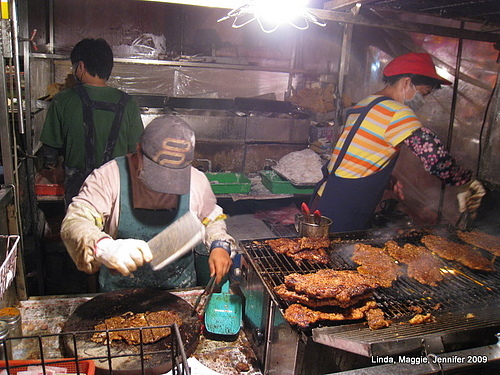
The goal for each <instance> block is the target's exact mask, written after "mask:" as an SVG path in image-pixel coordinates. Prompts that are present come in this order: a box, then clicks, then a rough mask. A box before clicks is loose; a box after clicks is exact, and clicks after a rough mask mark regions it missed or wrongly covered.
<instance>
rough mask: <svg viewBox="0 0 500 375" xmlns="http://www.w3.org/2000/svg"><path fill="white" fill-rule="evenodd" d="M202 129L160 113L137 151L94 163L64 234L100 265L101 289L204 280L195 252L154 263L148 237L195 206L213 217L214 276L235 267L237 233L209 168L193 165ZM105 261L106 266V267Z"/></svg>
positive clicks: (208, 222)
mask: <svg viewBox="0 0 500 375" xmlns="http://www.w3.org/2000/svg"><path fill="white" fill-rule="evenodd" d="M194 147H195V136H194V132H193V131H192V130H191V128H190V127H189V125H188V124H187V123H186V122H185V121H183V120H182V119H180V118H178V117H176V116H161V117H158V118H156V119H154V120H153V121H152V122H151V123H150V124H149V125H148V126H147V127H146V128H145V130H144V132H143V134H142V136H141V140H140V143H139V144H138V146H137V151H136V152H134V153H129V154H127V155H125V156H122V157H118V158H115V159H113V160H111V161H109V162H108V163H106V164H104V165H103V166H101V167H100V168H98V169H96V170H94V171H93V172H92V173H91V174H90V175H89V177H87V179H86V180H85V182H84V184H83V185H82V188H81V189H80V192H79V194H78V195H77V196H76V197H74V199H73V202H72V203H71V204H70V205H69V207H68V210H67V212H66V216H65V217H64V219H63V222H62V226H61V238H62V240H63V242H64V244H65V246H66V248H67V250H68V253H69V254H70V256H71V258H72V259H73V261H74V262H75V264H76V266H77V268H78V269H79V270H80V271H84V272H86V273H88V274H94V273H96V272H97V271H99V287H100V291H102V292H106V291H113V290H118V289H126V288H141V287H151V288H163V289H174V288H186V287H191V286H194V285H195V284H196V272H195V266H194V255H193V252H188V253H187V254H186V255H184V256H181V257H179V258H178V259H177V260H175V261H174V262H173V263H171V264H168V265H167V266H166V267H164V268H162V269H160V270H157V271H153V269H152V268H151V266H150V264H149V262H151V260H152V259H153V255H152V253H151V249H150V248H149V246H148V244H147V242H146V241H148V240H150V239H151V238H153V237H154V236H155V235H157V234H158V233H159V232H161V231H162V230H163V229H164V228H166V227H168V226H169V225H171V224H172V223H174V222H175V221H176V220H178V219H179V218H181V217H182V216H183V215H184V214H185V213H186V212H188V211H191V212H192V213H194V214H195V215H196V216H197V217H198V218H199V220H200V221H201V222H202V223H203V224H204V225H205V234H204V239H203V242H204V244H205V245H206V246H207V247H208V248H210V256H209V260H208V262H209V267H210V274H211V276H216V282H220V281H221V280H222V278H223V277H224V276H225V275H226V274H227V272H228V271H229V269H230V267H231V264H232V260H231V256H230V255H231V251H232V249H234V248H235V241H234V239H233V238H232V237H231V236H230V235H229V234H228V233H227V231H226V224H225V222H224V220H223V219H224V218H225V215H224V213H223V210H222V208H221V207H219V206H218V205H217V204H216V203H217V201H216V198H215V195H214V194H213V192H212V189H211V187H210V182H209V181H208V179H207V178H206V176H205V174H204V173H202V172H200V171H199V170H197V169H196V168H194V167H192V166H191V162H192V160H193V158H194ZM103 266H104V267H103Z"/></svg>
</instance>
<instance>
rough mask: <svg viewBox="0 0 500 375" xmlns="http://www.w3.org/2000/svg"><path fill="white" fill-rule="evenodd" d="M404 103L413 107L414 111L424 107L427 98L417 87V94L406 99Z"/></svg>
mask: <svg viewBox="0 0 500 375" xmlns="http://www.w3.org/2000/svg"><path fill="white" fill-rule="evenodd" d="M404 103H405V104H406V105H407V106H408V107H410V108H411V109H413V111H417V110H419V109H420V108H422V106H423V105H424V104H425V99H424V97H423V96H422V94H421V93H420V92H419V91H418V90H417V89H416V88H415V95H413V98H411V99H409V100H407V99H405V100H404Z"/></svg>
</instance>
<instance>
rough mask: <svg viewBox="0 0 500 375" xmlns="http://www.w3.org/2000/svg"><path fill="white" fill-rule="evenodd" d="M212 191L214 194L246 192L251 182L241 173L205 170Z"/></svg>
mask: <svg viewBox="0 0 500 375" xmlns="http://www.w3.org/2000/svg"><path fill="white" fill-rule="evenodd" d="M205 175H206V176H207V178H208V180H209V181H210V185H211V186H212V191H213V192H214V194H248V192H249V191H250V188H251V187H252V183H251V182H250V180H249V179H248V177H246V176H245V175H243V174H241V173H231V172H220V173H211V172H206V173H205Z"/></svg>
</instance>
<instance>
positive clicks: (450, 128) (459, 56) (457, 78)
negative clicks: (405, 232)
mask: <svg viewBox="0 0 500 375" xmlns="http://www.w3.org/2000/svg"><path fill="white" fill-rule="evenodd" d="M464 25H465V23H464V22H463V21H462V23H461V25H460V28H461V29H463V28H464ZM462 50H463V39H462V38H460V39H459V40H458V51H457V58H456V61H455V79H454V80H453V95H452V99H451V109H450V122H449V124H448V136H447V138H446V148H447V149H448V150H451V143H452V140H453V126H454V123H455V112H456V107H457V96H458V82H459V81H460V66H461V62H462ZM445 191H446V185H445V183H444V182H442V183H441V193H440V195H439V207H438V213H437V222H438V223H439V222H440V221H441V218H442V215H443V204H444V196H445Z"/></svg>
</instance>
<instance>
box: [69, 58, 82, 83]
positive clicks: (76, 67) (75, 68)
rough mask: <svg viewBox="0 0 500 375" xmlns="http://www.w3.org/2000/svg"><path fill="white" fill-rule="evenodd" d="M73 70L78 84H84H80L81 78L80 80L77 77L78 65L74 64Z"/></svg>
mask: <svg viewBox="0 0 500 375" xmlns="http://www.w3.org/2000/svg"><path fill="white" fill-rule="evenodd" d="M71 69H72V71H73V76H74V77H75V80H76V82H78V83H82V82H80V79H79V78H78V76H77V75H76V70H77V69H78V63H75V64H73V66H72V68H71Z"/></svg>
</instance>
